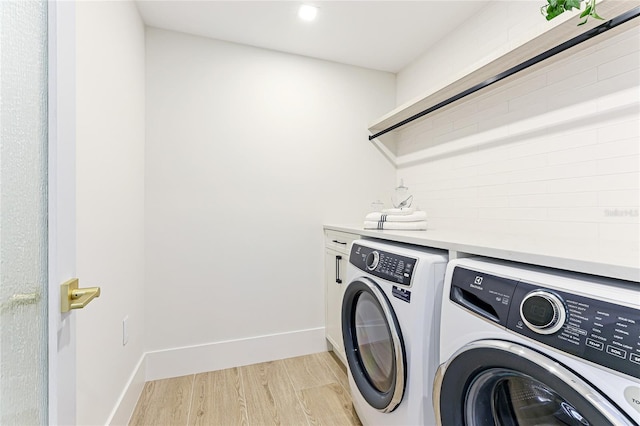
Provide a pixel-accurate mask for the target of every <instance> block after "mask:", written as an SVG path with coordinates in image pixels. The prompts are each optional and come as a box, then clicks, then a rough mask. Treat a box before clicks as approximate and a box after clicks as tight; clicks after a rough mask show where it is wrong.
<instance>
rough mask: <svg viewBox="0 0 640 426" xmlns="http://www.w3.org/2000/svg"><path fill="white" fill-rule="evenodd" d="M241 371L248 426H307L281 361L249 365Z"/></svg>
mask: <svg viewBox="0 0 640 426" xmlns="http://www.w3.org/2000/svg"><path fill="white" fill-rule="evenodd" d="M241 370H242V378H243V383H244V386H245V393H246V397H247V411H248V413H249V422H250V424H252V425H306V424H307V419H306V417H305V414H304V412H303V411H302V407H301V406H300V403H299V401H298V396H297V395H296V393H295V391H294V389H293V386H292V385H291V381H290V380H289V377H288V375H287V370H286V369H285V366H284V363H283V362H282V361H274V362H265V363H261V364H254V365H249V366H247V367H242V368H241Z"/></svg>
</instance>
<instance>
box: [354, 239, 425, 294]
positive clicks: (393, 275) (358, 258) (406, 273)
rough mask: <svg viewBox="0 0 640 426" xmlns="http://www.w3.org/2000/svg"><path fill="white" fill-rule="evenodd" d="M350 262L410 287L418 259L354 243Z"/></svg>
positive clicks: (361, 268)
mask: <svg viewBox="0 0 640 426" xmlns="http://www.w3.org/2000/svg"><path fill="white" fill-rule="evenodd" d="M349 262H350V263H351V264H352V265H354V266H355V267H356V268H358V269H360V270H362V271H364V272H367V273H369V274H371V275H375V276H376V277H378V278H382V279H384V280H387V281H392V282H394V283H397V284H401V285H405V286H407V287H408V286H410V285H411V278H412V277H413V271H414V269H415V266H416V262H417V259H415V258H412V257H407V256H401V255H399V254H396V253H389V252H386V251H383V250H376V249H372V248H370V247H366V246H361V245H359V244H353V245H352V246H351V255H350V256H349Z"/></svg>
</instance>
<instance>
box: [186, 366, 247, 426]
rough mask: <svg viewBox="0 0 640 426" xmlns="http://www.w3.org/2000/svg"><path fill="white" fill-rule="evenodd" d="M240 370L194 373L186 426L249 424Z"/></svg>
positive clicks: (229, 369)
mask: <svg viewBox="0 0 640 426" xmlns="http://www.w3.org/2000/svg"><path fill="white" fill-rule="evenodd" d="M248 424H249V419H248V416H247V404H246V400H245V396H244V389H243V384H242V376H241V372H240V369H238V368H228V369H226V370H220V371H212V372H210V373H202V374H197V375H196V377H195V384H194V389H193V400H192V402H191V413H190V415H189V425H248Z"/></svg>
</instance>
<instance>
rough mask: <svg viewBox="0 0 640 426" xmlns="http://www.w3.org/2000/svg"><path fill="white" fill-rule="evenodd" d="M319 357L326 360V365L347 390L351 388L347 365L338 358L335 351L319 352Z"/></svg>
mask: <svg viewBox="0 0 640 426" xmlns="http://www.w3.org/2000/svg"><path fill="white" fill-rule="evenodd" d="M318 356H319V358H320V359H321V360H322V361H324V363H325V365H326V366H327V368H329V370H330V371H331V372H332V373H333V375H334V376H335V377H336V379H337V380H338V383H340V384H341V385H342V387H344V389H345V390H347V391H348V390H349V377H348V376H347V367H345V365H344V364H343V363H342V361H340V360H339V359H338V357H337V356H336V355H334V354H333V352H321V353H319V354H318Z"/></svg>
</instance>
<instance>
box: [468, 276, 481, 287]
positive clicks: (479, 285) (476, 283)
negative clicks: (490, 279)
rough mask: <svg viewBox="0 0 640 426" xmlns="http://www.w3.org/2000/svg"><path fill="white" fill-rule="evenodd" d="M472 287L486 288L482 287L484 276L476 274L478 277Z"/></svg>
mask: <svg viewBox="0 0 640 426" xmlns="http://www.w3.org/2000/svg"><path fill="white" fill-rule="evenodd" d="M470 287H471V288H475V289H477V290H484V289H483V288H482V277H481V276H478V275H476V278H475V279H474V280H473V284H471V285H470Z"/></svg>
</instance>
